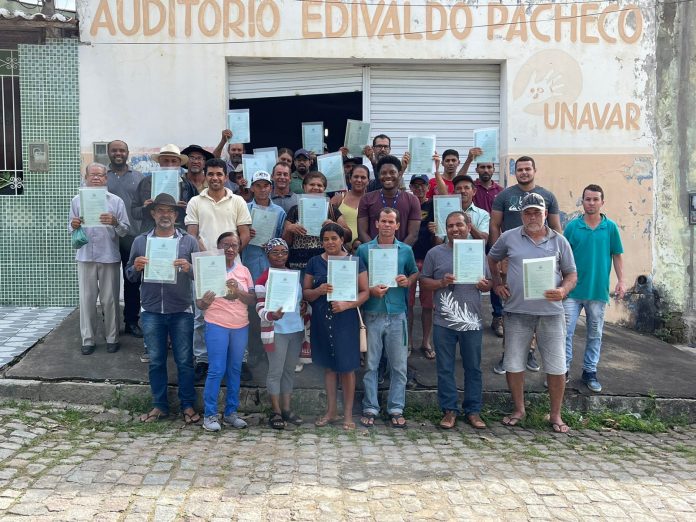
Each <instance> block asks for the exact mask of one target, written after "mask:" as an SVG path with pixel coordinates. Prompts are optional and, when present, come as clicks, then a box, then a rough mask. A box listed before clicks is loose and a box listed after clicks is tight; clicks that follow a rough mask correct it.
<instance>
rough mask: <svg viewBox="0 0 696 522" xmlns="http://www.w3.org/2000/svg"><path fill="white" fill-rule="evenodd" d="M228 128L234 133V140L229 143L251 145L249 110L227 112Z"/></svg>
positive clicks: (231, 139)
mask: <svg viewBox="0 0 696 522" xmlns="http://www.w3.org/2000/svg"><path fill="white" fill-rule="evenodd" d="M227 128H228V129H230V130H231V131H232V138H230V140H229V141H228V143H249V142H250V141H251V132H250V131H249V109H236V110H233V111H227Z"/></svg>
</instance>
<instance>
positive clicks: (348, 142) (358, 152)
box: [343, 120, 370, 156]
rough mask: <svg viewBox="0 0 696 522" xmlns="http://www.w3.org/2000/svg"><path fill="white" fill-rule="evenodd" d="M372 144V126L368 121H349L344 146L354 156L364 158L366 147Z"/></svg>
mask: <svg viewBox="0 0 696 522" xmlns="http://www.w3.org/2000/svg"><path fill="white" fill-rule="evenodd" d="M369 143H370V124H369V123H368V122H366V121H358V120H348V121H347V122H346V139H345V140H344V141H343V144H344V146H345V147H346V148H347V149H348V152H350V153H351V154H352V155H353V156H362V151H363V149H364V148H365V145H367V144H369Z"/></svg>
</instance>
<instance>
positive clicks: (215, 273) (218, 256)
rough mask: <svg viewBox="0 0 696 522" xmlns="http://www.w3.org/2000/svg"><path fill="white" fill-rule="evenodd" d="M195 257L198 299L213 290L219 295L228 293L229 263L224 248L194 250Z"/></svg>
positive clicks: (195, 279)
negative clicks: (226, 260) (202, 250)
mask: <svg viewBox="0 0 696 522" xmlns="http://www.w3.org/2000/svg"><path fill="white" fill-rule="evenodd" d="M191 258H192V259H193V275H194V279H193V281H194V287H195V288H196V299H202V298H203V295H204V294H205V293H206V292H207V291H208V290H211V291H213V292H215V295H216V296H217V297H220V296H224V295H226V294H227V263H226V262H225V254H224V252H223V251H222V250H206V251H205V252H194V253H193V254H191Z"/></svg>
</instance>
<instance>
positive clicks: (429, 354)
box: [421, 346, 435, 361]
mask: <svg viewBox="0 0 696 522" xmlns="http://www.w3.org/2000/svg"><path fill="white" fill-rule="evenodd" d="M421 351H422V352H423V355H424V356H425V358H426V359H428V360H429V361H432V360H433V359H435V350H433V347H432V346H430V347H428V346H421Z"/></svg>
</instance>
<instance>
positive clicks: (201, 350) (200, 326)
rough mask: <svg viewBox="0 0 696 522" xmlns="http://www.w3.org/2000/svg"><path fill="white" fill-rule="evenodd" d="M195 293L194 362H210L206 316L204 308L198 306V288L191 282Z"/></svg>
mask: <svg viewBox="0 0 696 522" xmlns="http://www.w3.org/2000/svg"><path fill="white" fill-rule="evenodd" d="M191 291H192V293H193V311H194V317H193V359H194V361H193V362H194V363H196V364H198V363H201V362H204V363H207V362H208V349H207V348H206V346H205V318H204V316H203V310H201V309H200V308H198V306H196V288H195V286H194V284H193V283H191Z"/></svg>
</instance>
